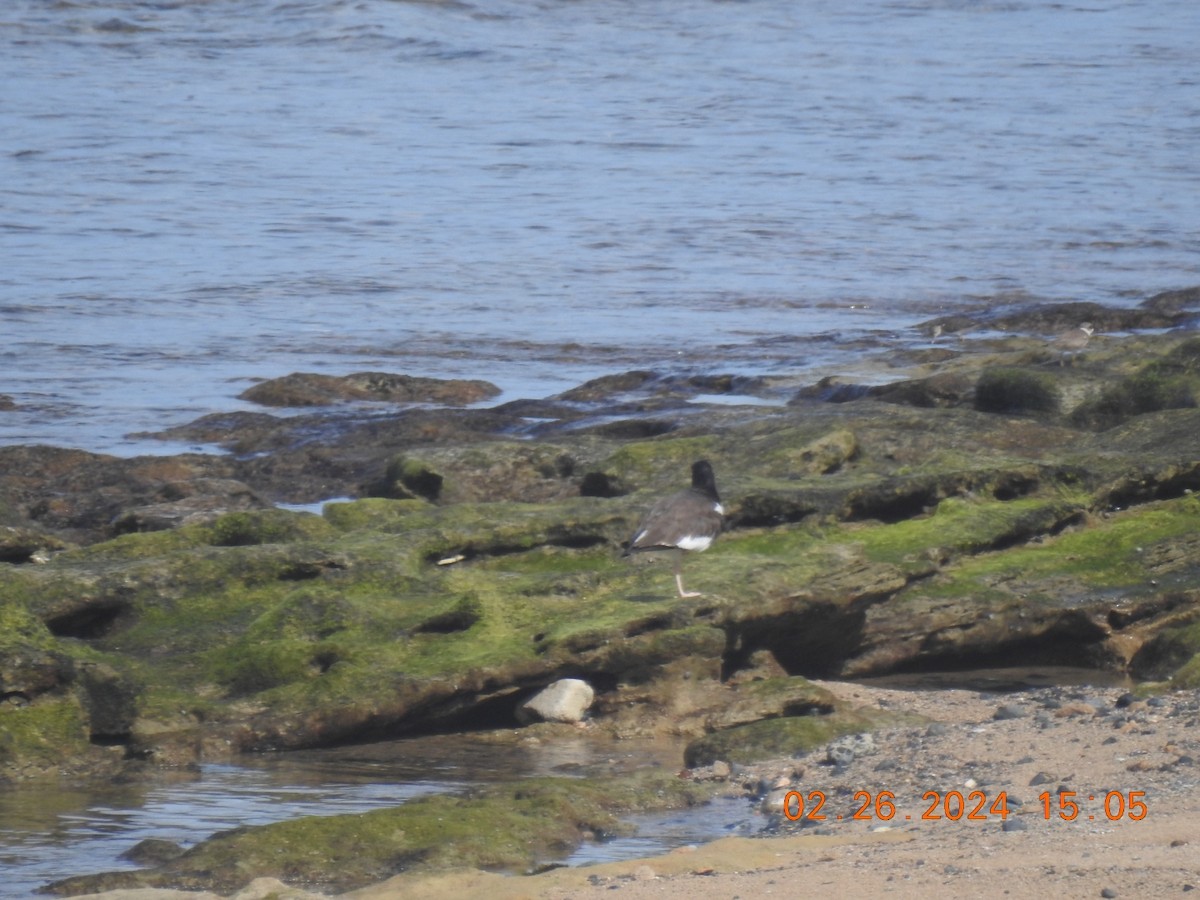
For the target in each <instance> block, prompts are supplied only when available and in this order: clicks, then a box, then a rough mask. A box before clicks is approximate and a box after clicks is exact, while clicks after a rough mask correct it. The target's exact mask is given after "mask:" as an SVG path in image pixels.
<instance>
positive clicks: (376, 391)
mask: <svg viewBox="0 0 1200 900" xmlns="http://www.w3.org/2000/svg"><path fill="white" fill-rule="evenodd" d="M499 393H500V389H499V388H498V387H496V386H495V385H494V384H491V383H489V382H486V381H465V380H462V379H449V380H446V379H441V378H418V377H414V376H412V375H400V374H396V373H392V372H356V373H354V374H352V375H340V376H338V375H320V374H316V373H313V372H294V373H292V374H291V375H284V376H283V377H281V378H272V379H270V380H268V381H263V382H260V383H258V384H256V385H254V386H253V387H250V388H247V389H246V390H244V391H243V392H242V393H241V395H240V399H242V400H249V401H250V402H252V403H259V404H262V405H263V406H293V407H294V406H327V405H329V404H333V403H345V402H347V401H354V400H370V401H375V402H385V403H444V404H448V405H451V406H466V405H468V404H471V403H478V402H479V401H481V400H490V399H491V398H492V397H495V396H496V395H497V394H499Z"/></svg>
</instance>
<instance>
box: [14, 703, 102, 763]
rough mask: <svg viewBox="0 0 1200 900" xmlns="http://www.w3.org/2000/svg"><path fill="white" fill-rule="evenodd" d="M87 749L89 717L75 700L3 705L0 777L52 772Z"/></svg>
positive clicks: (81, 754)
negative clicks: (7, 772)
mask: <svg viewBox="0 0 1200 900" xmlns="http://www.w3.org/2000/svg"><path fill="white" fill-rule="evenodd" d="M88 748H89V733H88V722H87V715H86V714H85V713H84V710H83V708H82V707H81V706H80V704H79V701H78V700H77V699H76V698H75V697H73V696H66V697H60V698H54V699H51V698H42V699H39V700H38V701H37V702H35V703H32V704H30V705H28V706H14V705H13V704H11V703H3V704H0V773H2V772H3V770H5V769H10V770H18V771H19V770H28V769H33V770H53V769H54V767H56V766H59V765H61V764H63V763H67V762H71V761H74V760H76V759H78V758H79V757H81V756H83V755H84V754H85V753H86V752H87V751H88Z"/></svg>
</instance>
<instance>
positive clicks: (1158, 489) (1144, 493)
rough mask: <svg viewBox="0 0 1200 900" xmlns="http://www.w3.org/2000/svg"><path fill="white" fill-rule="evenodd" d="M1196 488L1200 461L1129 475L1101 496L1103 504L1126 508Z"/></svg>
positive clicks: (1199, 482) (1199, 479)
mask: <svg viewBox="0 0 1200 900" xmlns="http://www.w3.org/2000/svg"><path fill="white" fill-rule="evenodd" d="M1197 490H1200V462H1195V463H1192V464H1191V466H1190V467H1188V468H1186V469H1184V470H1183V471H1177V472H1169V473H1163V474H1158V473H1155V474H1151V473H1142V474H1140V475H1138V474H1131V475H1128V476H1126V477H1125V478H1123V479H1121V480H1120V481H1119V482H1118V483H1117V484H1116V485H1115V486H1114V487H1113V488H1112V490H1111V491H1109V492H1108V494H1107V495H1106V496H1104V497H1102V498H1101V500H1100V505H1102V506H1105V505H1106V506H1107V507H1108V508H1110V509H1125V508H1126V507H1130V506H1138V505H1140V504H1142V503H1152V502H1154V501H1156V500H1176V499H1178V498H1180V497H1182V496H1184V495H1185V494H1189V493H1191V492H1193V491H1197Z"/></svg>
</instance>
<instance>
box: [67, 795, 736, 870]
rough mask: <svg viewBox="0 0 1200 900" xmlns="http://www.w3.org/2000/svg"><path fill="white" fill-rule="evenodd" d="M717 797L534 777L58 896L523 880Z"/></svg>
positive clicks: (302, 823)
mask: <svg viewBox="0 0 1200 900" xmlns="http://www.w3.org/2000/svg"><path fill="white" fill-rule="evenodd" d="M713 792H714V789H713V788H712V787H709V786H705V785H699V784H696V783H694V782H689V781H685V780H683V779H680V778H677V777H674V776H672V775H667V774H662V773H641V774H637V775H633V776H627V777H623V778H612V779H567V778H535V779H526V780H523V781H522V782H521V783H520V784H519V785H515V786H513V785H496V786H489V787H483V788H477V789H473V790H470V791H467V792H465V793H463V794H450V795H437V796H427V797H421V798H417V799H414V800H410V801H408V802H407V803H405V804H403V805H402V806H398V807H392V808H387V809H378V810H373V811H371V812H366V813H361V814H354V815H331V816H306V817H303V818H297V819H291V820H288V821H284V822H279V823H275V824H271V825H263V826H254V827H243V828H236V829H233V830H232V831H227V832H222V833H220V834H217V835H214V836H213V837H212V838H210V839H209V840H207V841H204V842H203V843H201V844H199V845H198V846H196V847H194V848H192V849H191V850H189V851H188V852H187V853H185V854H184V855H183V856H181V857H179V858H177V859H175V860H172V861H170V862H168V863H166V864H165V865H163V866H160V867H158V868H156V869H150V870H142V871H139V872H136V873H123V874H122V875H121V876H120V878H119V881H117V882H115V883H114V881H113V880H112V879H111V878H107V877H106V876H89V877H84V878H73V879H69V880H67V881H64V882H60V883H58V884H57V885H56V886H55V888H54V890H55V891H56V892H60V893H77V892H79V891H84V890H89V889H91V888H94V887H97V886H100V885H101V884H103V885H106V886H109V887H113V886H118V884H119V886H123V887H130V888H132V887H173V888H180V889H188V890H196V889H207V890H215V891H220V892H232V891H236V890H238V889H240V888H242V887H244V886H245V885H246V884H247V883H248V882H249V881H251V880H253V879H254V878H258V877H263V876H273V877H276V878H279V879H282V880H284V881H287V882H289V883H293V884H305V885H308V886H310V887H313V888H319V889H324V890H329V891H335V892H338V893H341V892H344V891H349V890H352V889H354V888H359V887H363V886H364V885H367V884H371V883H375V882H379V881H383V880H385V879H386V878H388V877H390V876H392V875H396V874H399V873H401V872H414V871H426V872H429V871H438V870H446V869H458V868H476V869H486V870H493V871H506V872H523V871H528V870H530V869H532V868H533V867H534V866H536V865H537V864H538V863H540V862H543V861H546V860H550V859H554V858H557V857H560V856H562V855H564V854H567V853H569V852H571V851H572V850H573V849H574V848H575V847H576V846H578V845H579V843H581V842H582V840H583V839H584V838H585V837H586V836H589V835H617V834H626V833H629V832H630V831H631V829H630V828H629V826H627V825H625V824H623V823H622V821H621V819H620V815H621V814H625V813H631V812H636V811H650V810H659V809H673V808H680V807H688V806H694V805H697V804H700V803H703V802H704V801H705V800H707V799H708V798H709V797H710V796H711V795H712V793H713ZM100 879H106V880H104V881H101V880H100Z"/></svg>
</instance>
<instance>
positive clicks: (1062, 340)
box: [1053, 322, 1096, 366]
mask: <svg viewBox="0 0 1200 900" xmlns="http://www.w3.org/2000/svg"><path fill="white" fill-rule="evenodd" d="M1095 330H1096V329H1095V328H1093V327H1092V323H1091V322H1084V323H1083V324H1082V325H1080V326H1079V327H1078V328H1072V329H1071V330H1070V331H1064V332H1063V333H1062V334H1060V335H1059V336H1058V337H1056V338H1055V339H1054V342H1053V346H1054V348H1055V349H1056V350H1058V351H1059V353H1060V354H1061V355H1060V356H1059V357H1058V364H1059V365H1060V366H1061V365H1062V364H1063V359H1065V358H1066V356H1067V354H1068V353H1070V354H1071V364H1072V365H1074V364H1075V354H1076V353H1078V352H1079V351H1080V350H1082V349H1083V348H1084V347H1086V346H1087V345H1088V338H1090V337H1091V336H1092V333H1093V332H1094V331H1095Z"/></svg>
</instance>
